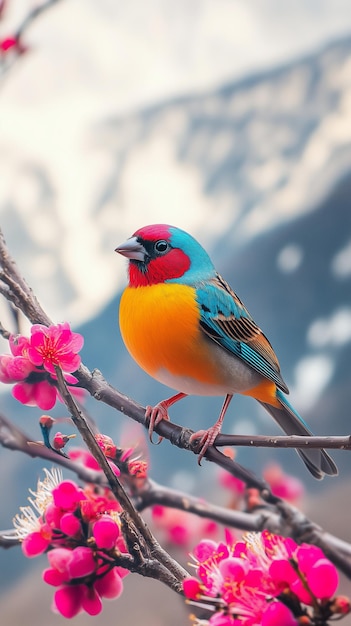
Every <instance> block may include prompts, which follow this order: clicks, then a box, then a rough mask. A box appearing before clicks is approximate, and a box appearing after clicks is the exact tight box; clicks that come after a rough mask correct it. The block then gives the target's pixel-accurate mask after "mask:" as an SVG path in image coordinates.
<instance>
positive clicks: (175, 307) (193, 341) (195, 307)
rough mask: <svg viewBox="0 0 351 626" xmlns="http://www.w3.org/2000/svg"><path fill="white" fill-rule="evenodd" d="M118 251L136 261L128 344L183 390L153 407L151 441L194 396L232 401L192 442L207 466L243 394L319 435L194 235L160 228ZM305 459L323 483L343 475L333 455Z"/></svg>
mask: <svg viewBox="0 0 351 626" xmlns="http://www.w3.org/2000/svg"><path fill="white" fill-rule="evenodd" d="M116 252H119V253H120V254H122V255H123V256H125V257H127V258H128V259H129V267H128V269H129V286H128V287H127V288H126V289H125V291H124V292H123V295H122V298H121V304H120V315H119V319H120V328H121V333H122V337H123V340H124V343H125V345H126V347H127V349H128V350H129V352H130V354H131V355H132V357H133V358H134V359H135V361H136V362H137V363H138V364H139V365H140V366H141V367H142V368H143V369H144V370H145V371H146V372H147V373H148V374H150V375H151V376H153V378H155V379H156V380H158V381H160V382H161V383H163V384H165V385H168V386H169V387H172V388H173V389H175V390H177V391H178V393H177V394H176V395H173V396H172V397H171V398H168V399H167V400H163V401H162V402H159V403H158V404H157V405H156V406H154V407H150V406H149V407H147V409H146V414H147V416H148V417H149V418H150V422H149V433H150V437H151V436H152V432H153V430H154V427H155V426H156V425H157V424H158V423H159V422H160V421H161V420H163V419H169V418H168V409H169V407H170V406H171V405H172V404H174V403H175V402H177V401H178V400H180V399H181V398H183V397H185V396H186V395H188V394H195V395H204V396H225V400H224V404H223V406H222V409H221V412H220V415H219V417H218V419H217V421H216V423H215V424H214V425H213V426H212V427H211V428H209V429H208V430H200V431H198V432H196V433H194V434H193V435H192V438H191V439H192V440H193V441H195V440H199V443H198V450H199V463H200V461H201V459H202V458H203V456H204V454H205V452H206V450H207V448H208V447H209V446H210V445H212V444H213V443H214V441H215V438H216V436H217V435H218V433H220V431H221V426H222V423H223V419H224V415H225V413H226V410H227V408H228V406H229V403H230V401H231V399H232V397H233V395H234V394H236V393H240V394H243V395H246V396H252V397H253V398H255V399H256V400H258V401H259V402H260V403H261V404H262V405H263V406H264V408H265V409H266V410H267V411H268V412H269V413H270V414H271V415H272V416H273V418H274V419H275V420H276V422H277V423H278V424H279V426H280V427H281V428H282V429H283V430H284V432H285V433H286V434H288V435H303V436H306V435H308V436H309V435H311V432H310V430H309V429H308V428H307V425H306V424H305V422H304V421H303V420H302V418H301V417H300V416H299V414H298V413H297V412H296V411H295V409H293V407H292V406H291V405H290V404H289V402H288V401H287V399H286V397H285V395H284V394H285V393H289V390H288V388H287V386H286V384H285V382H284V380H283V378H282V376H281V373H280V367H279V362H278V359H277V357H276V355H275V353H274V350H273V348H272V346H271V344H270V343H269V341H268V339H267V338H266V337H265V335H264V334H263V332H262V331H261V329H260V328H259V327H258V326H257V324H256V323H255V322H254V320H253V319H252V317H251V315H250V314H249V312H248V311H247V309H246V308H245V306H244V305H243V303H242V302H241V300H240V299H239V298H238V296H237V295H236V294H235V293H234V291H233V290H232V289H231V288H230V286H229V285H228V284H227V283H226V282H225V280H223V278H222V277H221V276H220V275H219V274H218V272H217V271H216V269H215V267H214V265H213V263H212V261H211V259H210V258H209V256H208V254H207V252H206V251H205V250H204V248H203V247H202V246H201V245H200V244H199V243H198V242H197V241H196V240H195V239H194V238H193V237H192V236H191V235H189V234H188V233H186V232H185V231H183V230H180V229H179V228H175V227H174V226H168V225H166V224H153V225H150V226H145V227H143V228H140V229H139V230H137V231H136V232H135V233H134V235H133V236H132V237H131V238H130V239H128V240H127V241H126V242H125V243H123V244H121V245H120V246H118V247H117V248H116ZM298 453H299V454H300V456H301V457H302V459H303V461H304V463H305V464H306V466H307V467H308V469H309V471H310V472H311V473H312V474H313V476H315V477H316V478H322V477H323V475H324V474H330V475H334V474H337V468H336V465H335V464H334V462H333V460H332V459H331V458H330V456H329V455H328V454H327V453H326V452H325V450H319V449H308V450H306V449H303V450H298Z"/></svg>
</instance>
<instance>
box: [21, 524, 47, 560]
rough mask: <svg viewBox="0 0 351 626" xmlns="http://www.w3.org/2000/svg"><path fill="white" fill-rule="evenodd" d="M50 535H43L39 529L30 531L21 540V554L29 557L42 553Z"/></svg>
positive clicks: (45, 548)
mask: <svg viewBox="0 0 351 626" xmlns="http://www.w3.org/2000/svg"><path fill="white" fill-rule="evenodd" d="M50 542H51V536H50V535H49V536H45V534H44V533H42V532H41V531H37V532H32V533H30V534H29V535H27V537H25V538H24V539H23V541H22V551H23V554H24V555H25V556H27V557H29V558H32V557H35V556H38V555H39V554H43V552H45V551H46V550H47V548H48V547H49V545H50Z"/></svg>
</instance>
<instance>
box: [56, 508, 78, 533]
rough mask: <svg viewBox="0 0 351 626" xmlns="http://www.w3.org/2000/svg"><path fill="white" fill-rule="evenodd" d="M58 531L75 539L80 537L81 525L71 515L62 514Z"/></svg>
mask: <svg viewBox="0 0 351 626" xmlns="http://www.w3.org/2000/svg"><path fill="white" fill-rule="evenodd" d="M60 529H61V530H62V532H63V533H64V534H65V535H69V536H70V537H75V536H77V535H80V531H81V523H80V521H79V519H78V517H76V515H74V514H73V513H64V515H62V517H61V519H60Z"/></svg>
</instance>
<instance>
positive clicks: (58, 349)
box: [0, 323, 85, 411]
mask: <svg viewBox="0 0 351 626" xmlns="http://www.w3.org/2000/svg"><path fill="white" fill-rule="evenodd" d="M32 344H33V345H32ZM82 345H83V337H82V336H81V335H78V334H77V333H72V331H71V330H70V328H69V325H68V324H67V323H66V324H58V325H57V326H49V327H46V326H42V325H40V324H36V325H34V326H32V335H31V338H30V339H28V338H27V337H24V336H22V335H11V336H10V338H9V346H10V350H11V353H12V355H6V354H5V355H1V356H0V381H1V382H4V383H9V384H12V383H16V384H15V385H14V387H13V389H12V395H13V397H14V398H15V399H16V400H18V401H19V402H21V403H22V404H26V405H28V406H38V407H39V408H40V409H42V410H44V411H48V410H50V409H52V407H53V406H54V405H55V403H56V400H57V398H59V399H60V400H62V399H61V397H60V395H59V393H58V391H57V389H56V380H57V377H56V374H55V365H59V366H60V367H61V368H62V369H63V371H64V377H65V379H66V382H67V383H68V384H69V385H75V384H76V383H77V382H78V381H77V379H76V378H75V377H74V376H72V374H71V373H70V372H72V371H74V370H76V369H77V368H78V367H79V365H80V357H79V356H78V354H77V352H78V351H79V350H80V348H81V347H82ZM72 394H73V395H75V396H76V397H77V399H79V400H83V398H84V395H85V391H84V390H83V389H80V388H79V387H76V388H74V387H73V388H72Z"/></svg>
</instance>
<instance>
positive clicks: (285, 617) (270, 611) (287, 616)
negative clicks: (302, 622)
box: [261, 602, 298, 626]
mask: <svg viewBox="0 0 351 626" xmlns="http://www.w3.org/2000/svg"><path fill="white" fill-rule="evenodd" d="M283 624H284V626H298V621H297V620H296V619H295V618H294V615H293V614H292V612H291V611H290V609H288V607H287V606H286V605H285V604H283V603H282V602H271V603H270V604H268V606H267V608H266V610H265V611H264V613H263V615H262V620H261V625H262V626H283Z"/></svg>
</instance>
